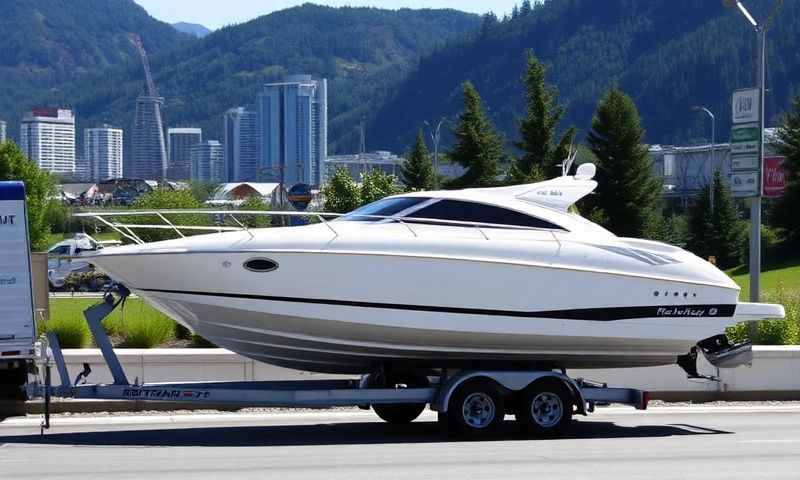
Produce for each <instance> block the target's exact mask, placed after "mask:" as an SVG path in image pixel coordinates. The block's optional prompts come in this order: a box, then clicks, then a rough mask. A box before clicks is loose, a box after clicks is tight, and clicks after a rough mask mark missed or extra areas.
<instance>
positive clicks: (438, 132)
mask: <svg viewBox="0 0 800 480" xmlns="http://www.w3.org/2000/svg"><path fill="white" fill-rule="evenodd" d="M442 123H444V118H442V119H441V120H439V123H437V124H436V128H433V127H432V126H431V124H430V123H428V121H427V120H425V125H427V126H428V128H429V129H430V130H431V132H430V135H431V140H433V176H434V185H435V186H436V187H437V188H438V187H439V140H441V139H442Z"/></svg>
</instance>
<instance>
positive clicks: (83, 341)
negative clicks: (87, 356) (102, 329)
mask: <svg viewBox="0 0 800 480" xmlns="http://www.w3.org/2000/svg"><path fill="white" fill-rule="evenodd" d="M38 327H39V328H38V329H39V335H42V334H44V333H48V332H55V334H56V336H58V343H59V344H60V345H61V348H86V347H89V346H90V345H91V344H92V333H91V332H90V331H89V325H87V324H86V321H85V320H84V319H83V318H80V317H75V316H64V317H53V318H51V319H49V320H47V321H46V322H40V323H39V324H38Z"/></svg>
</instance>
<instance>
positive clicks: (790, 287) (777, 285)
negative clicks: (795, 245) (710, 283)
mask: <svg viewBox="0 0 800 480" xmlns="http://www.w3.org/2000/svg"><path fill="white" fill-rule="evenodd" d="M726 273H728V275H730V276H731V278H733V281H734V282H736V283H737V284H739V286H740V287H742V293H741V295H740V296H741V298H742V299H743V300H744V299H746V298H747V296H748V295H749V292H750V274H749V269H748V268H747V267H746V266H739V267H736V268H733V269H731V270H728V271H727V272H726ZM779 289H783V290H786V291H800V259H794V260H783V261H781V262H780V263H776V264H773V265H769V266H767V267H766V268H764V269H763V270H762V272H761V291H762V292H763V293H764V294H765V295H770V294H771V293H775V292H777V291H778V290H779Z"/></svg>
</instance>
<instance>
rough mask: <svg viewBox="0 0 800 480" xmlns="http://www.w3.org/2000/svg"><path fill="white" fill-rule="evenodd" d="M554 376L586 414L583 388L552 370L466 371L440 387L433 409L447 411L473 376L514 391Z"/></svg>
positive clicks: (432, 405)
mask: <svg viewBox="0 0 800 480" xmlns="http://www.w3.org/2000/svg"><path fill="white" fill-rule="evenodd" d="M546 377H547V378H554V379H556V380H559V381H561V382H563V383H564V385H565V386H566V387H567V388H569V390H570V391H571V392H572V394H573V395H574V396H575V404H576V405H577V407H578V411H577V413H580V414H581V415H586V414H587V412H586V400H585V399H584V398H583V393H581V389H580V388H579V387H578V385H577V384H576V383H575V381H574V380H573V379H571V378H569V377H568V376H566V375H564V374H561V373H558V372H552V371H541V372H514V371H464V372H459V373H457V374H456V375H454V376H452V377H450V378H448V379H447V381H446V382H445V383H444V385H442V387H441V388H440V389H439V391H438V393H437V395H436V398H435V400H434V402H433V403H432V404H431V410H434V411H437V412H447V407H448V404H449V403H450V397H452V396H453V393H454V392H455V391H456V389H457V388H458V387H459V386H460V385H461V384H462V383H464V382H466V381H467V380H470V379H473V378H488V379H489V380H492V381H494V382H496V383H497V384H498V385H500V386H501V387H503V388H505V389H506V390H509V391H512V392H518V391H520V390H523V389H525V388H526V387H527V386H528V385H530V384H531V383H533V382H535V381H537V380H539V379H542V378H546Z"/></svg>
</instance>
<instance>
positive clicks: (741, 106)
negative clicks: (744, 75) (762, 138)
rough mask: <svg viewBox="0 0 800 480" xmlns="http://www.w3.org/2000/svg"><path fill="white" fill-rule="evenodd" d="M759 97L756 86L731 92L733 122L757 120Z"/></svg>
mask: <svg viewBox="0 0 800 480" xmlns="http://www.w3.org/2000/svg"><path fill="white" fill-rule="evenodd" d="M759 97H760V95H759V90H758V89H757V88H745V89H742V90H736V91H734V92H733V123H734V124H737V123H752V122H758V117H759V113H760V112H761V107H760V105H759Z"/></svg>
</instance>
